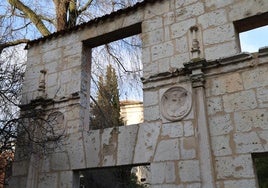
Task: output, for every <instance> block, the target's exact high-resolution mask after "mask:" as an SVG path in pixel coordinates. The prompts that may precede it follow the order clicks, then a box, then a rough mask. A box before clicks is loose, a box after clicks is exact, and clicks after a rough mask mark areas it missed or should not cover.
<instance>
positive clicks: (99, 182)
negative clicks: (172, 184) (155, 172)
mask: <svg viewBox="0 0 268 188" xmlns="http://www.w3.org/2000/svg"><path fill="white" fill-rule="evenodd" d="M79 179H80V188H100V187H101V188H150V187H151V186H150V185H151V169H150V166H149V165H140V166H134V165H131V166H118V167H109V168H97V169H87V170H81V171H79Z"/></svg>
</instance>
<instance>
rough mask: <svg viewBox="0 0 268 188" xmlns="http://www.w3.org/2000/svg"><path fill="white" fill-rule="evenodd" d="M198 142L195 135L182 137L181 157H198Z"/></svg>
mask: <svg viewBox="0 0 268 188" xmlns="http://www.w3.org/2000/svg"><path fill="white" fill-rule="evenodd" d="M196 151H197V142H196V138H195V137H187V138H182V139H181V140H180V154H181V159H194V158H195V157H196V153H197V152H196Z"/></svg>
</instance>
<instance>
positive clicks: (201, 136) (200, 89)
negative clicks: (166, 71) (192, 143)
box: [185, 59, 216, 188]
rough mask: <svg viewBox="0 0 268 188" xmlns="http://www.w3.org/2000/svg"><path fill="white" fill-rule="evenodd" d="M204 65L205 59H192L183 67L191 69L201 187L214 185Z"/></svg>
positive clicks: (205, 187) (206, 187)
mask: <svg viewBox="0 0 268 188" xmlns="http://www.w3.org/2000/svg"><path fill="white" fill-rule="evenodd" d="M205 65H206V60H204V59H198V60H193V61H191V62H189V63H187V64H185V67H186V68H187V69H188V70H189V71H191V74H190V78H191V82H192V87H193V88H194V89H193V94H194V98H195V104H196V114H195V116H196V123H197V129H198V143H199V155H200V158H199V161H200V174H201V181H202V187H203V188H208V187H211V188H212V187H216V184H215V175H214V167H213V161H212V153H211V151H212V150H211V149H212V147H211V143H210V134H209V128H208V119H207V109H206V102H205V89H204V83H205V75H204V73H203V71H202V68H203V67H204V66H205Z"/></svg>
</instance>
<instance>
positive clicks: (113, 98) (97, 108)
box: [90, 65, 123, 129]
mask: <svg viewBox="0 0 268 188" xmlns="http://www.w3.org/2000/svg"><path fill="white" fill-rule="evenodd" d="M121 125H123V121H122V118H121V117H120V101H119V89H118V83H117V75H116V72H115V69H114V68H113V67H112V66H111V65H108V66H107V70H106V75H105V79H104V78H103V76H100V77H99V81H98V93H97V101H96V103H95V104H92V107H91V124H90V126H91V128H92V129H100V128H107V127H116V126H121Z"/></svg>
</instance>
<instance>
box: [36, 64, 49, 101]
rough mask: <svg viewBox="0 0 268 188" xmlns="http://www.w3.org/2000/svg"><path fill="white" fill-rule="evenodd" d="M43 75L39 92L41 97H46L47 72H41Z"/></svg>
mask: <svg viewBox="0 0 268 188" xmlns="http://www.w3.org/2000/svg"><path fill="white" fill-rule="evenodd" d="M40 73H41V79H40V82H39V86H38V92H39V95H38V96H39V97H44V98H45V97H46V81H45V77H46V73H47V71H46V70H45V69H42V70H40Z"/></svg>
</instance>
